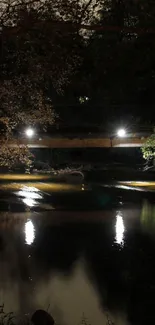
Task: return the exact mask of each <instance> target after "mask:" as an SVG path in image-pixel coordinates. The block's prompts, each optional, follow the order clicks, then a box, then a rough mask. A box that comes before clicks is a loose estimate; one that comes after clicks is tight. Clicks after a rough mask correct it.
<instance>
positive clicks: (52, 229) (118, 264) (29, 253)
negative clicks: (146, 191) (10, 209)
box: [0, 188, 155, 325]
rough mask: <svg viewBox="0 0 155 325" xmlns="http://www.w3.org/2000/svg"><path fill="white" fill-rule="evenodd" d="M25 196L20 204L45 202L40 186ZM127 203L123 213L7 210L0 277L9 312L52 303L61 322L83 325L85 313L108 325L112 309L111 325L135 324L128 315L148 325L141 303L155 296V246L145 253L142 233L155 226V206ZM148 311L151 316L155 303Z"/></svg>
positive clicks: (2, 230) (92, 320)
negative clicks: (29, 201) (27, 201)
mask: <svg viewBox="0 0 155 325" xmlns="http://www.w3.org/2000/svg"><path fill="white" fill-rule="evenodd" d="M20 191H21V192H22V193H20V194H19V193H18V194H19V195H20V197H21V199H22V200H24V199H32V200H34V201H36V200H40V199H41V197H42V193H41V192H40V191H39V190H35V188H34V189H33V190H31V191H29V190H28V189H26V188H24V190H21V189H20ZM23 192H24V195H23ZM27 193H29V194H28V195H27ZM25 194H26V196H25ZM38 195H39V197H38ZM122 203H123V204H122V205H121V207H120V208H119V209H120V210H119V211H118V207H117V208H115V209H110V208H109V210H103V211H79V212H78V211H76V212H74V211H70V212H68V211H50V212H47V213H46V214H44V213H32V212H24V213H22V214H20V213H16V214H15V213H12V214H11V213H8V214H7V216H6V227H5V228H4V227H3V228H1V227H0V243H1V241H2V243H3V245H2V246H1V254H0V265H2V263H1V262H2V261H3V268H2V267H1V268H0V279H1V288H2V289H1V290H3V301H4V303H5V306H6V310H8V311H10V310H13V311H17V312H18V311H22V313H25V312H31V311H32V310H34V309H35V308H43V309H47V308H48V306H50V309H49V311H50V312H51V313H52V315H53V316H54V318H56V321H57V323H59V324H60V325H64V324H67V325H73V324H78V323H80V319H81V316H82V314H83V313H84V314H85V316H86V318H88V323H89V324H91V325H93V324H100V323H103V325H106V324H108V321H107V318H106V317H107V310H108V315H109V316H108V317H110V319H111V324H112V321H113V322H114V324H115V325H127V324H130V323H128V320H127V318H128V317H129V316H130V317H131V318H132V319H133V318H134V317H135V319H137V318H138V319H140V320H141V318H140V317H142V319H144V320H146V319H145V314H144V312H143V310H144V311H145V308H143V306H144V305H146V304H145V303H146V301H147V297H148V296H149V297H151V296H154V295H155V290H154V289H152V288H155V280H154V277H153V276H152V277H151V274H154V273H155V265H154V264H151V266H150V264H149V263H153V260H154V256H155V244H154V243H153V241H151V243H150V246H149V248H148V249H147V242H146V241H145V238H146V236H144V237H143V232H144V231H145V235H146V231H147V229H148V227H151V228H153V227H152V225H153V221H154V216H155V214H154V212H153V211H155V210H154V205H153V204H152V205H151V204H150V203H149V201H144V203H143V205H142V206H141V205H138V207H137V206H136V207H135V206H134V204H132V206H130V207H129V208H126V207H125V204H124V202H123V199H122ZM1 217H2V214H1ZM3 219H4V218H3ZM1 220H2V218H1ZM150 220H152V222H150ZM148 221H149V222H148ZM144 224H145V225H146V224H147V227H144ZM0 225H1V224H0ZM137 229H138V232H137ZM23 230H24V233H23ZM154 231H155V228H154ZM149 240H151V239H150V237H149ZM124 242H125V245H124ZM120 247H121V249H120ZM148 252H149V254H148ZM150 267H151V269H150ZM143 272H144V273H143ZM2 279H3V281H2ZM147 281H148V288H151V289H150V290H154V291H153V292H152V291H151V294H149V293H150V292H149V289H148V292H147V295H143V294H142V292H141V290H142V291H143V290H146V283H147ZM143 285H144V287H143ZM10 288H11V290H10ZM153 294H154V295H153ZM126 297H127V299H126ZM145 299H146V300H145ZM149 299H150V298H149ZM0 303H1V301H0ZM128 303H129V305H128ZM140 304H141V306H140ZM124 305H125V308H124ZM113 306H114V308H113ZM148 306H150V307H148V308H150V309H149V310H148V314H151V303H149V304H148ZM141 315H142V316H141ZM146 318H147V317H146ZM109 323H110V321H109ZM139 323H140V322H139ZM152 323H155V322H152ZM131 324H136V321H135V322H133V323H131ZM141 324H143V322H141Z"/></svg>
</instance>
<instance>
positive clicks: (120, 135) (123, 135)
mask: <svg viewBox="0 0 155 325" xmlns="http://www.w3.org/2000/svg"><path fill="white" fill-rule="evenodd" d="M117 135H118V137H125V135H126V131H125V130H124V129H119V130H118V131H117Z"/></svg>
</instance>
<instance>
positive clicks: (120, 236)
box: [115, 212, 125, 246]
mask: <svg viewBox="0 0 155 325" xmlns="http://www.w3.org/2000/svg"><path fill="white" fill-rule="evenodd" d="M115 229H116V236H115V240H116V243H117V244H119V245H121V246H123V245H124V230H125V227H124V221H123V217H122V215H121V212H118V213H117V214H116V225H115Z"/></svg>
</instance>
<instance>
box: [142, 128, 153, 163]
mask: <svg viewBox="0 0 155 325" xmlns="http://www.w3.org/2000/svg"><path fill="white" fill-rule="evenodd" d="M142 153H143V157H144V159H146V160H149V159H152V158H153V159H154V158H155V134H152V135H151V136H150V137H149V138H148V139H147V140H146V142H145V143H144V144H143V146H142Z"/></svg>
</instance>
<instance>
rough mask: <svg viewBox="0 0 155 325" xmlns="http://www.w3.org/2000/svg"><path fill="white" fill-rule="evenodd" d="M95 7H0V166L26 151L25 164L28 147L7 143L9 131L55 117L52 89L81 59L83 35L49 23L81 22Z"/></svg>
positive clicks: (61, 0) (61, 3)
mask: <svg viewBox="0 0 155 325" xmlns="http://www.w3.org/2000/svg"><path fill="white" fill-rule="evenodd" d="M92 3H93V6H92ZM95 6H96V1H95V0H93V1H91V0H90V1H89V2H88V3H87V4H85V3H83V2H80V1H79V2H78V1H71V0H70V1H67V0H58V1H55V0H53V1H50V0H46V1H41V0H34V1H26V0H25V1H24V0H23V1H20V0H15V1H12V0H7V1H5V2H4V4H3V6H1V12H0V25H1V32H0V48H1V52H0V71H1V74H0V103H1V106H0V124H1V131H0V136H1V147H0V165H12V163H14V162H17V160H18V159H19V161H21V162H25V161H26V158H25V156H26V155H27V157H28V162H29V163H30V157H31V155H30V154H28V148H26V147H24V146H23V147H21V146H20V147H18V141H14V147H9V145H8V143H9V140H10V139H12V138H13V131H14V130H15V129H16V130H19V129H20V128H22V127H24V126H25V125H37V126H38V125H41V126H42V127H45V126H46V125H48V124H49V125H51V124H53V123H54V122H55V118H56V114H55V112H54V109H53V104H52V89H55V90H56V92H58V93H62V92H63V88H64V86H66V84H68V83H69V81H70V77H71V76H72V74H73V73H74V72H75V71H76V69H77V67H78V66H79V64H80V62H81V51H82V48H83V46H84V39H83V36H81V35H80V33H79V32H78V31H77V29H74V28H73V29H71V30H70V28H68V27H67V30H65V31H64V30H59V28H58V29H57V27H56V26H55V25H54V23H55V22H57V24H61V23H62V22H64V21H65V22H67V21H69V22H73V23H76V22H80V23H81V22H85V21H86V22H87V21H88V20H89V19H90V17H93V15H92V16H91V14H90V13H92V11H93V9H94V8H95ZM91 19H92V18H91ZM51 23H53V24H51ZM9 153H10V154H9ZM13 157H16V158H15V159H13Z"/></svg>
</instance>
